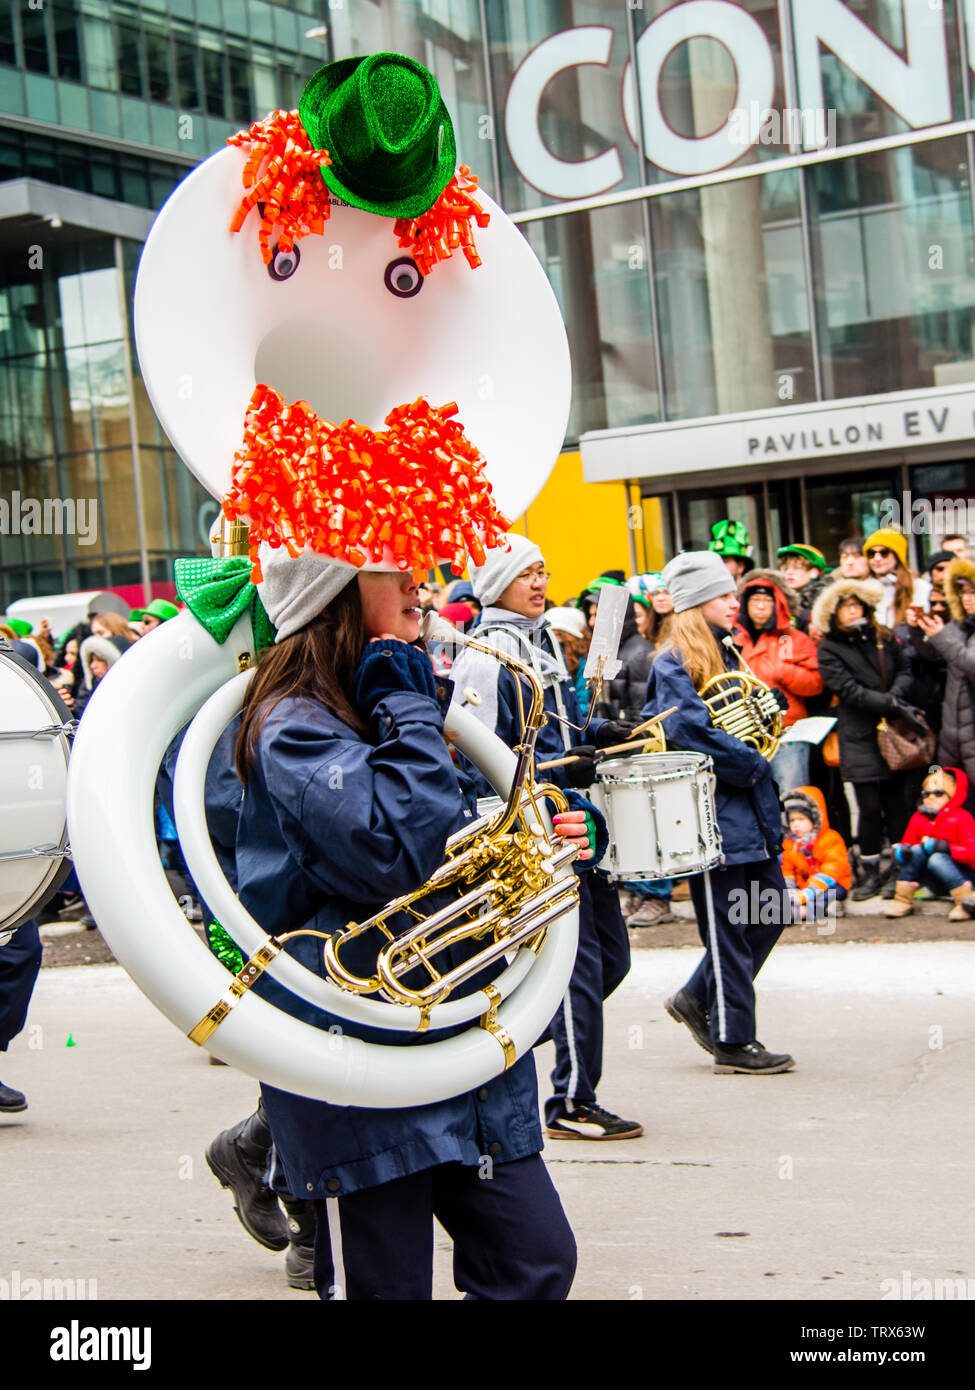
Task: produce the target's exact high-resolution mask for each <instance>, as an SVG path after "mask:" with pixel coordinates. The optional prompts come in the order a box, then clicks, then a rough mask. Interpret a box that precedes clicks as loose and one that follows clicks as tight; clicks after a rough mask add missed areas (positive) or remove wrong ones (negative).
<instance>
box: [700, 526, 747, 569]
mask: <svg viewBox="0 0 975 1390" xmlns="http://www.w3.org/2000/svg"><path fill="white" fill-rule="evenodd" d="M711 535H712V536H713V537H714V539H713V540H712V541H709V542H708V550H713V551H714V552H715V554H717V555H722V556H724V555H737V556H738V557H739V558H740V559H742V560H750V559H751V556H752V547H751V542H750V541H749V539H748V531H747V530H746V528H745V526H744V525H743V524H742V522H740V521H716V522H715V523H714V525H713V526H712V527H711Z"/></svg>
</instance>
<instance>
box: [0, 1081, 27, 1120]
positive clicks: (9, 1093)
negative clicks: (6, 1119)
mask: <svg viewBox="0 0 975 1390" xmlns="http://www.w3.org/2000/svg"><path fill="white" fill-rule="evenodd" d="M26 1109H27V1097H26V1096H25V1095H24V1093H23V1091H15V1090H14V1088H13V1087H12V1086H5V1085H4V1084H3V1082H2V1081H0V1115H19V1114H20V1112H21V1111H22V1110H26Z"/></svg>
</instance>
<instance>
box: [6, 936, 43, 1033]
mask: <svg viewBox="0 0 975 1390" xmlns="http://www.w3.org/2000/svg"><path fill="white" fill-rule="evenodd" d="M42 949H43V948H42V947H41V937H40V933H39V932H38V930H37V923H36V922H35V921H34V920H33V918H31V920H30V921H29V922H25V923H24V925H23V926H22V927H18V928H17V930H16V931H15V932H14V934H13V936H12V937H11V938H10V940H9V941H8V942H7V944H6V946H0V1052H6V1050H7V1048H8V1047H9V1045H10V1043H11V1042H12V1041H13V1039H14V1038H15V1037H16V1036H17V1034H18V1033H19V1032H20V1030H21V1028H23V1026H24V1024H25V1023H26V1022H27V1008H28V1005H29V1004H30V997H31V995H32V994H33V993H34V982H35V980H36V979H37V972H38V971H39V970H40V968H41V954H42Z"/></svg>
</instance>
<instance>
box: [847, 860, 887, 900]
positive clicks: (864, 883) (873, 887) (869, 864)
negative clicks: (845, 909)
mask: <svg viewBox="0 0 975 1390" xmlns="http://www.w3.org/2000/svg"><path fill="white" fill-rule="evenodd" d="M860 867H861V872H860V882H859V883H858V884H857V886H856V887H855V888H854V890H853V892H852V893H851V894H850V897H851V898H852V899H853V901H854V902H855V903H862V902H864V901H865V900H866V899H867V898H875V897H876V896H877V894H878V893H879V892H880V890H881V888H882V887H883V879H882V878H881V876H880V856H879V855H877V856H876V857H873V856H871V858H869V859H866V858H862V857H861V860H860Z"/></svg>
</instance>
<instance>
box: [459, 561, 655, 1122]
mask: <svg viewBox="0 0 975 1390" xmlns="http://www.w3.org/2000/svg"><path fill="white" fill-rule="evenodd" d="M508 541H509V543H510V548H509V549H508V550H507V551H502V550H496V551H493V552H491V553H490V554H489V555H488V557H487V560H486V561H485V563H484V564H483V565H481V566H476V565H471V580H472V583H473V586H474V593H475V595H476V597H477V599H478V601H479V602H480V603H481V604H482V605H483V608H482V613H481V623H480V626H479V627H478V628H477V629H476V630H475V632H474V633H473V634H472V635H473V636H475V637H476V638H477V640H478V641H479V642H484V643H485V644H486V645H488V646H491V647H494V648H496V649H497V650H498V651H504V652H507V653H508V654H509V655H511V656H514V657H515V658H517V659H518V660H520V661H523V662H524V663H525V664H526V665H529V666H531V667H532V668H533V669H534V671H535V674H536V675H537V676H538V678H539V680H540V681H541V683H542V686H543V688H544V692H545V697H544V703H545V708H546V709H547V710H549V711H550V716H555V717H554V718H553V717H550V718H549V721H548V723H547V724H546V725H545V726H544V727H543V729H542V730H541V733H540V735H539V738H538V743H537V745H536V757H537V759H538V761H545V760H547V759H550V758H561V757H564V756H565V754H566V753H567V752H569V751H570V750H571V751H573V752H575V753H576V754H577V755H578V761H577V762H575V763H570V764H569V765H568V766H567V767H563V768H554V769H552V771H551V772H550V773H547V774H543V776H548V777H551V779H552V780H553V781H557V782H558V783H559V785H561V786H570V787H588V786H590V785H591V784H592V782H593V779H594V766H595V765H594V760H593V753H594V751H595V750H594V748H593V747H592V746H590V745H582V742H581V735H580V734H578V733H577V732H575V731H573V730H572V729H571V728H570V727H569V725H568V724H567V723H566V722H564V721H566V720H568V721H570V723H571V724H577V725H578V724H581V723H582V720H581V718H580V716H579V707H578V703H577V699H576V692H575V686H574V684H573V681H572V678H571V677H570V675H569V673H568V671H567V669H566V666H565V661H564V658H563V656H562V651H561V648H560V646H559V642H558V639H557V638H556V636H555V634H554V632H553V631H552V629H551V627H550V626H549V624H548V622H547V621H546V619H545V592H546V589H547V587H548V579H549V576H548V573H547V572H546V570H545V560H544V557H543V556H542V552H541V550H540V549H539V548H538V546H537V545H535V544H534V543H533V542H532V541H529V540H527V539H526V538H525V537H524V536H520V535H518V534H516V533H511V534H509V536H508ZM451 676H452V678H453V681H454V696H453V698H454V699H455V700H456V701H458V702H459V703H461V704H466V705H467V706H468V707H469V708H470V709H471V712H472V713H473V714H474V715H476V716H477V718H478V719H480V720H481V721H482V722H483V723H484V724H486V725H487V726H488V728H489V729H493V730H494V732H495V733H496V734H497V735H498V737H499V738H501V739H503V740H504V742H505V743H507V744H508V746H509V747H515V746H516V745H517V744H518V743H519V742H520V741H521V737H522V729H521V720H520V717H519V706H518V702H517V692H516V689H515V681H516V677H515V676H514V675H513V674H512V673H511V672H509V671H506V670H504V669H502V667H500V666H499V665H498V663H497V662H496V661H493V660H492V659H491V658H490V657H487V656H485V655H484V654H483V653H481V652H477V651H473V650H471V649H470V648H465V649H464V650H462V651H461V653H460V654H459V656H458V657H457V659H456V661H455V662H454V665H453V667H452V669H451ZM469 689H470V690H471V691H474V692H476V696H475V699H470V698H469V693H468V692H469ZM560 721H562V722H560ZM590 728H591V730H592V732H593V737H594V738H595V740H596V743H597V744H599V745H601V746H603V747H607V746H609V745H610V744H613V743H619V742H620V741H621V740H622V739H625V737H626V734H627V731H628V729H627V726H624V725H622V724H619V723H616V722H615V721H613V720H609V719H604V720H593V722H592V724H591V725H590ZM478 789H479V791H480V792H481V794H482V795H484V794H488V793H489V792H490V788H489V787H488V785H487V783H486V782H485V781H484V779H483V778H481V779H480V784H479V788H478ZM585 804H586V805H587V806H588V805H589V803H588V802H587V803H585ZM590 809H591V810H592V811H593V812H594V811H595V808H590ZM597 814H598V813H597ZM601 819H602V818H601V817H600V820H601ZM579 894H580V896H579V949H578V954H577V956H576V964H575V969H574V970H573V973H572V979H571V981H570V984H569V989H568V991H567V993H566V995H565V998H564V999H563V1001H562V1007H561V1008H560V1009H559V1011H558V1013H557V1014H556V1016H555V1018H554V1019H553V1020H552V1023H551V1026H550V1029H549V1036H550V1037H551V1038H552V1040H553V1042H554V1043H555V1069H554V1071H553V1072H552V1088H553V1094H552V1095H551V1097H550V1098H549V1099H548V1100H547V1101H546V1103H545V1122H546V1129H545V1132H546V1134H547V1135H548V1136H549V1137H550V1138H552V1139H577V1138H578V1139H635V1138H637V1137H638V1136H639V1135H641V1134H642V1133H643V1127H642V1125H640V1124H638V1123H637V1122H636V1121H635V1120H623V1119H620V1117H619V1116H618V1115H614V1114H612V1113H611V1112H610V1111H608V1110H604V1109H603V1108H602V1107H601V1106H600V1105H599V1104H598V1103H597V1101H596V1087H597V1086H598V1084H599V1080H600V1076H601V1074H602V1067H603V1001H604V1000H605V999H608V998H609V996H610V995H611V994H612V993H613V990H614V989H616V987H617V986H618V985H619V984H620V983H621V982H622V981H623V980H624V979H625V977H626V975H627V972H628V971H629V968H630V943H629V938H628V936H627V933H626V924H625V922H624V921H623V916H622V913H621V912H620V906H619V895H618V894H617V892H616V890H615V889H614V888H613V886H612V884H611V883H610V881H609V879H608V877H607V876H606V875H605V874H603V873H601V872H599V871H598V870H587V871H585V872H583V873H581V874H580V876H579Z"/></svg>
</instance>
